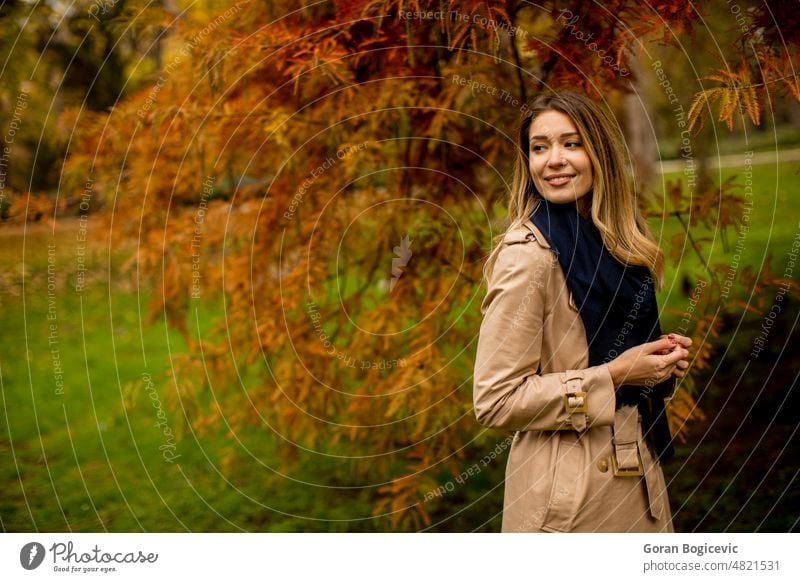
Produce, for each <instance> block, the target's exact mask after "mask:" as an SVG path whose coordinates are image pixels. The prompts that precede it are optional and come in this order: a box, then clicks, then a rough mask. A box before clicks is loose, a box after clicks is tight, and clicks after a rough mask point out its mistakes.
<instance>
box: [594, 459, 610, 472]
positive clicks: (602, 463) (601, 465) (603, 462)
mask: <svg viewBox="0 0 800 582" xmlns="http://www.w3.org/2000/svg"><path fill="white" fill-rule="evenodd" d="M597 470H598V471H600V472H601V473H605V472H606V471H608V459H606V458H602V459H600V460H599V461H597Z"/></svg>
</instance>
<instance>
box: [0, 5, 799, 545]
mask: <svg viewBox="0 0 800 582" xmlns="http://www.w3.org/2000/svg"><path fill="white" fill-rule="evenodd" d="M797 8H798V5H797V3H796V2H790V1H788V0H786V1H782V0H777V1H771V2H757V1H753V2H748V1H744V0H742V1H739V0H733V1H730V0H729V1H722V0H712V1H710V2H706V3H702V4H699V5H698V4H695V3H692V2H689V1H682V0H675V1H667V0H664V1H653V0H645V1H644V2H642V1H640V0H636V1H628V0H613V1H611V2H604V3H588V2H578V1H563V2H542V3H538V4H532V3H529V2H516V1H513V0H508V1H503V2H493V1H489V2H486V1H480V2H479V1H457V0H453V1H450V2H436V1H430V2H406V1H404V0H394V1H369V0H352V1H345V0H341V1H322V2H316V3H311V2H300V3H298V2H283V1H274V2H272V1H267V0H244V1H239V2H233V1H231V2H223V1H217V0H204V1H197V2H182V1H177V0H160V1H153V2H151V1H148V2H144V1H143V0H118V1H114V0H95V1H93V2H88V1H77V2H73V3H64V2H56V1H40V2H33V1H20V0H17V1H13V0H12V1H6V2H3V3H2V5H0V62H2V68H0V102H1V103H2V108H0V132H2V140H3V141H2V144H1V145H0V330H2V331H1V332H0V388H2V410H3V414H2V415H0V459H1V460H2V461H1V462H0V471H1V472H0V489H2V491H3V495H2V496H0V527H2V530H3V531H7V532H21V531H49V532H66V531H73V532H86V531H98V532H102V531H111V532H121V531H322V532H329V531H330V532H341V531H367V532H374V531H437V532H445V531H485V532H489V531H499V529H500V519H501V510H502V490H503V487H502V484H503V471H504V465H505V460H506V455H507V440H506V439H507V437H508V435H506V434H503V433H502V432H500V431H491V430H485V429H483V428H482V427H480V426H479V425H478V424H477V422H476V421H475V418H474V414H473V412H472V367H473V363H474V350H475V345H476V340H477V333H478V328H479V325H480V312H479V306H480V302H481V299H482V298H483V294H484V293H485V287H484V286H483V284H482V271H481V269H482V267H483V263H484V261H485V259H486V256H487V255H488V252H489V251H490V249H491V248H492V245H493V244H494V243H493V238H494V237H496V236H497V235H499V234H501V233H502V232H503V229H504V228H505V225H506V224H507V223H506V222H505V213H506V209H507V200H508V193H509V188H510V181H511V177H512V174H513V162H514V158H515V156H516V148H517V146H516V141H515V139H516V138H515V133H516V131H517V125H518V123H519V121H520V118H521V116H522V115H523V114H524V112H525V107H526V105H525V104H526V103H528V102H530V101H531V100H532V98H533V97H535V96H536V95H537V94H538V93H540V92H542V91H544V90H559V89H572V90H579V91H584V92H586V93H588V94H590V95H591V96H592V97H593V98H594V99H597V100H598V101H600V102H602V103H604V105H605V106H606V107H608V108H609V109H610V110H611V111H612V112H613V114H614V116H615V119H616V120H617V122H618V123H619V124H620V126H621V127H622V129H623V131H624V133H625V135H626V139H627V143H628V147H629V148H630V151H631V154H632V160H633V164H634V166H633V167H632V169H631V170H632V171H633V172H635V175H636V178H637V187H638V192H639V193H640V202H641V207H642V209H643V210H644V211H645V212H646V215H647V216H648V219H649V220H650V224H651V226H652V228H653V230H654V232H655V233H656V235H657V236H658V237H659V240H660V243H661V247H662V249H663V251H664V253H665V256H666V258H667V282H666V285H665V286H664V288H663V289H662V290H661V291H660V293H659V305H660V307H661V309H662V316H661V321H662V327H663V328H664V329H665V330H668V331H674V332H679V333H683V334H685V335H689V336H691V337H692V338H693V340H694V344H693V347H692V352H691V356H692V368H691V374H690V376H689V377H687V378H686V379H685V380H684V381H683V382H681V384H680V388H679V390H678V392H677V393H676V396H675V398H673V400H672V401H671V402H670V406H669V413H670V425H671V428H672V431H673V434H674V435H675V437H676V445H677V450H678V454H677V456H676V458H674V459H672V460H671V461H669V463H668V464H667V465H666V466H665V473H666V476H667V480H668V483H669V490H670V496H671V504H672V510H673V514H674V522H675V527H676V530H677V531H686V532H691V531H697V532H712V531H713V532H722V531H736V532H761V531H773V532H788V531H796V530H797V527H798V515H799V513H798V509H800V498H799V497H798V482H797V478H798V456H797V454H796V450H797V443H798V439H797V434H796V431H797V426H798V409H799V408H800V399H798V388H797V377H798V370H800V366H798V362H800V360H798V355H799V354H798V347H797V346H798V341H797V339H798V336H797V331H796V328H797V321H798V315H799V314H800V310H799V309H798V297H799V294H800V287H798V283H797V275H798V272H800V265H798V264H797V260H798V253H799V252H800V211H799V210H798V207H799V206H798V203H797V202H792V199H791V196H793V195H794V196H796V195H797V191H798V187H800V103H799V101H800V79H798V76H797V71H796V64H797V62H798V61H797V48H798V42H799V41H800V11H798V9H797ZM792 192H795V194H791V193H792ZM487 455H489V458H490V459H491V462H489V463H486V464H483V465H482V464H481V463H480V462H479V461H480V459H483V458H485V457H486V456H487Z"/></svg>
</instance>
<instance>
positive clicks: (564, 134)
mask: <svg viewBox="0 0 800 582" xmlns="http://www.w3.org/2000/svg"><path fill="white" fill-rule="evenodd" d="M573 135H578V132H577V131H568V132H567V133H562V134H561V135H560V136H559V137H570V136H573ZM535 139H550V136H549V135H534V136H533V137H531V141H533V140H535Z"/></svg>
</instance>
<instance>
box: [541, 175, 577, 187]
mask: <svg viewBox="0 0 800 582" xmlns="http://www.w3.org/2000/svg"><path fill="white" fill-rule="evenodd" d="M574 177H575V175H574V174H558V175H557V176H550V177H547V178H545V179H544V180H545V182H547V183H548V184H550V185H551V186H563V185H564V184H569V182H570V181H571V180H572V179H573V178H574Z"/></svg>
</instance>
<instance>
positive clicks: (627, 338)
mask: <svg viewBox="0 0 800 582" xmlns="http://www.w3.org/2000/svg"><path fill="white" fill-rule="evenodd" d="M531 220H532V221H533V223H534V224H535V225H536V226H537V227H538V228H539V230H540V231H541V232H542V234H543V235H544V236H545V237H546V238H547V240H548V242H549V243H550V247H551V248H552V249H553V250H554V251H555V253H556V254H557V255H558V262H559V264H560V265H561V269H562V270H563V271H564V276H565V278H566V280H567V285H568V286H569V289H570V291H571V292H572V296H573V298H574V299H575V304H576V305H577V306H578V310H579V312H580V316H581V319H582V320H583V325H584V328H585V329H586V339H587V341H588V343H589V366H597V365H601V364H605V363H607V362H610V361H611V360H613V359H614V358H616V357H617V356H618V355H620V354H622V352H624V351H625V350H627V349H628V348H632V347H634V346H638V345H641V344H643V343H646V342H649V341H653V340H656V339H658V337H659V336H660V335H661V325H660V324H659V321H658V306H657V304H656V294H655V287H654V281H653V279H652V277H651V274H650V270H649V269H648V268H647V267H642V266H638V265H624V264H622V263H621V262H619V261H618V260H617V259H616V258H615V257H614V256H613V255H612V254H611V253H610V252H609V251H608V249H606V247H605V245H604V244H603V239H602V237H601V236H600V232H599V231H598V230H597V227H596V226H595V225H594V223H593V222H592V221H591V220H587V219H586V218H584V217H583V215H581V213H580V212H578V209H577V205H576V204H575V203H567V204H554V203H551V202H548V201H547V200H545V199H541V200H540V202H539V204H538V205H537V207H536V209H535V210H534V211H533V213H532V214H531ZM674 384H675V378H670V379H669V380H666V381H664V382H661V383H660V384H656V385H655V386H653V387H651V388H647V387H645V386H633V385H622V386H619V387H618V388H617V389H616V408H617V409H619V408H620V407H621V406H623V405H626V404H631V405H635V406H637V407H638V408H639V412H640V413H641V415H642V431H643V432H644V436H645V442H646V443H647V446H648V448H649V449H650V452H651V454H652V455H653V456H654V457H655V458H658V459H667V458H669V457H671V456H672V455H673V454H674V452H675V451H674V448H673V446H672V436H671V435H670V432H669V426H668V423H667V414H666V410H665V407H664V397H665V396H667V395H669V394H670V393H671V392H672V390H673V387H674Z"/></svg>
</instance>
